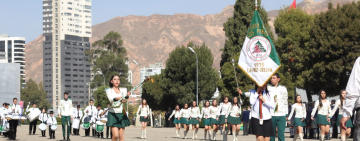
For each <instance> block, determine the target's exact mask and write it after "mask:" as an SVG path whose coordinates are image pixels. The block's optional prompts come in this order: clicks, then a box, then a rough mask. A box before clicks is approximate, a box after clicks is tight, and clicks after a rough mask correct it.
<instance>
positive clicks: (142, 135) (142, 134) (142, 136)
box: [141, 130, 144, 138]
mask: <svg viewBox="0 0 360 141" xmlns="http://www.w3.org/2000/svg"><path fill="white" fill-rule="evenodd" d="M141 138H144V130H141Z"/></svg>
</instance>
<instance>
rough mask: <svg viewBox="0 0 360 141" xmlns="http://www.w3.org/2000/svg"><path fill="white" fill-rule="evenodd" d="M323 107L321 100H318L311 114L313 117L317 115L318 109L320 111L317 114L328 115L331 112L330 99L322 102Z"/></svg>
mask: <svg viewBox="0 0 360 141" xmlns="http://www.w3.org/2000/svg"><path fill="white" fill-rule="evenodd" d="M322 105H323V106H322V107H320V104H319V100H316V102H315V106H314V109H313V110H312V112H311V116H312V117H313V116H314V115H315V112H316V110H317V111H318V113H317V114H320V115H324V116H327V115H328V114H330V112H331V106H330V101H329V100H326V102H323V103H322Z"/></svg>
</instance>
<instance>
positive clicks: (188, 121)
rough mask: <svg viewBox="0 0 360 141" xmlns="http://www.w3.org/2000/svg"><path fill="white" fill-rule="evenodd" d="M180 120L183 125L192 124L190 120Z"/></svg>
mask: <svg viewBox="0 0 360 141" xmlns="http://www.w3.org/2000/svg"><path fill="white" fill-rule="evenodd" d="M180 120H181V123H182V124H190V120H189V119H188V118H184V117H182V118H181V119H180Z"/></svg>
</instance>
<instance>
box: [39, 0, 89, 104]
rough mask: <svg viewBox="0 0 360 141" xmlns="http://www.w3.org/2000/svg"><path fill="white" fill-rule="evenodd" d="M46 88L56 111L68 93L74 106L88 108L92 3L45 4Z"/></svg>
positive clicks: (49, 0)
mask: <svg viewBox="0 0 360 141" xmlns="http://www.w3.org/2000/svg"><path fill="white" fill-rule="evenodd" d="M43 36H44V41H43V55H44V58H43V60H44V61H43V65H44V67H43V69H44V74H43V75H44V76H43V79H44V80H43V84H44V88H45V91H46V93H47V99H48V101H49V102H50V103H52V107H53V108H58V104H59V103H58V102H59V100H60V99H61V98H63V93H64V92H68V93H69V94H70V95H69V96H70V97H71V98H72V101H73V104H74V106H75V105H78V104H79V105H81V106H84V105H88V96H89V90H88V84H87V82H90V65H89V62H88V61H87V59H88V57H87V56H86V55H85V51H86V50H89V49H90V42H89V38H90V37H91V0H43Z"/></svg>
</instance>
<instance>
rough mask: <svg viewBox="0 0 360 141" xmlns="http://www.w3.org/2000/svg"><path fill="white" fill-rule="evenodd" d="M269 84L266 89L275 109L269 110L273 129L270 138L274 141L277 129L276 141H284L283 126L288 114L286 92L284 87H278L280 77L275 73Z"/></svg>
mask: <svg viewBox="0 0 360 141" xmlns="http://www.w3.org/2000/svg"><path fill="white" fill-rule="evenodd" d="M270 81H271V84H268V85H267V89H268V90H269V92H271V94H272V96H273V97H274V101H275V109H274V110H271V120H272V123H273V128H274V136H271V137H270V140H271V141H275V131H276V128H277V129H278V130H277V131H278V141H285V126H286V120H288V119H287V116H288V115H287V114H288V111H289V109H288V102H287V101H288V91H287V89H286V87H285V86H283V85H280V84H279V82H280V75H279V74H278V73H275V74H274V75H273V76H272V77H271V80H270Z"/></svg>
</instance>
